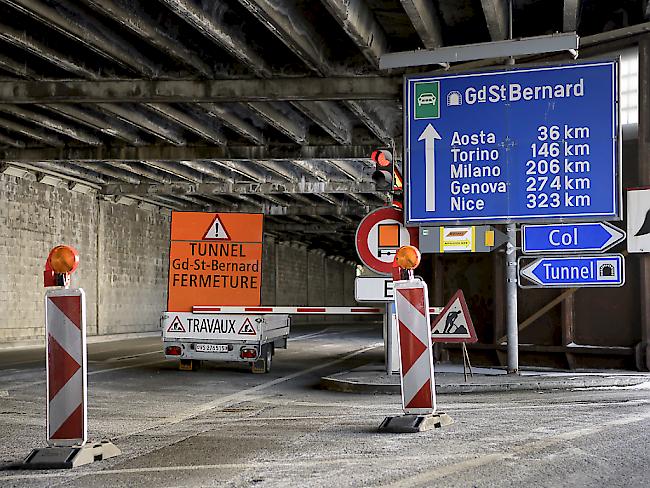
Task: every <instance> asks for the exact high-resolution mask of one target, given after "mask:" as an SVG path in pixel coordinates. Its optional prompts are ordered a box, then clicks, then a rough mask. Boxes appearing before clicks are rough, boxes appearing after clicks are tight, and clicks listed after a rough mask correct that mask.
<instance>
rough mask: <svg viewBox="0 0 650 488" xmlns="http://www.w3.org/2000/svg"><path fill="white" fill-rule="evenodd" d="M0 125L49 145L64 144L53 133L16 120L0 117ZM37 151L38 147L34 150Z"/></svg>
mask: <svg viewBox="0 0 650 488" xmlns="http://www.w3.org/2000/svg"><path fill="white" fill-rule="evenodd" d="M0 127H2V128H4V129H7V130H9V131H11V132H17V133H18V134H22V135H24V136H27V137H29V138H30V139H36V140H37V141H40V142H44V143H45V144H49V145H50V146H57V147H61V146H65V142H64V141H63V140H61V139H59V138H58V137H56V136H55V135H53V134H50V133H48V132H44V131H42V130H38V129H34V128H32V127H28V126H26V125H23V124H19V123H18V122H14V121H13V120H8V119H4V118H1V117H0ZM17 151H29V149H18V150H17ZM36 151H37V152H38V151H39V150H38V149H37V150H36ZM56 152H57V150H56V149H54V150H53V153H52V154H55V153H56ZM34 159H36V160H39V159H50V158H34Z"/></svg>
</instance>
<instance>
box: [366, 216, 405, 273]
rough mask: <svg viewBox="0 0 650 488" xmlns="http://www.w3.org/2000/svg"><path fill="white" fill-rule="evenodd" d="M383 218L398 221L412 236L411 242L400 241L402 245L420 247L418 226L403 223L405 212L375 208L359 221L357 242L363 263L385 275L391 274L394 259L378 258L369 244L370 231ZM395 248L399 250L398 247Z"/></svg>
mask: <svg viewBox="0 0 650 488" xmlns="http://www.w3.org/2000/svg"><path fill="white" fill-rule="evenodd" d="M383 220H386V221H396V222H398V223H399V225H400V226H401V227H402V228H406V230H407V231H408V233H409V236H410V239H409V240H410V242H400V245H401V246H405V245H408V244H411V245H413V246H415V247H418V228H417V227H405V226H404V223H403V222H404V212H403V211H402V210H400V209H397V208H394V207H382V208H378V209H377V210H373V211H372V212H370V213H369V214H368V215H366V216H365V217H364V218H363V220H362V221H361V222H360V223H359V227H357V232H356V235H355V243H356V248H357V254H358V255H359V259H361V261H362V262H363V264H365V265H366V266H368V267H369V268H370V269H372V270H373V271H375V272H377V273H380V274H384V275H390V274H391V272H392V269H393V262H392V260H391V261H390V262H386V261H382V260H381V259H378V258H377V257H376V256H375V254H374V253H373V252H372V251H371V250H370V247H369V245H368V238H369V236H370V231H371V230H372V228H373V227H374V226H375V225H376V224H378V223H380V222H381V221H383ZM395 250H396V251H397V249H395Z"/></svg>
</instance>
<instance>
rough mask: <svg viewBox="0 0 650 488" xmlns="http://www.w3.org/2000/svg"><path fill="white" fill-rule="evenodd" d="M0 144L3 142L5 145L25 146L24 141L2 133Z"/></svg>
mask: <svg viewBox="0 0 650 488" xmlns="http://www.w3.org/2000/svg"><path fill="white" fill-rule="evenodd" d="M0 144H2V145H3V146H11V147H18V148H23V147H25V143H24V142H22V141H19V140H17V139H14V138H12V137H7V136H5V135H2V134H0Z"/></svg>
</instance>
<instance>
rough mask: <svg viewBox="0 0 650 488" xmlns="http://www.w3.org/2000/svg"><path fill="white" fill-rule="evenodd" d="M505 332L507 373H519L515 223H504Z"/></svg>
mask: <svg viewBox="0 0 650 488" xmlns="http://www.w3.org/2000/svg"><path fill="white" fill-rule="evenodd" d="M506 232H507V234H508V244H507V245H506V246H507V247H506V283H505V285H506V332H507V335H508V373H509V374H518V373H519V320H518V318H517V224H508V225H506Z"/></svg>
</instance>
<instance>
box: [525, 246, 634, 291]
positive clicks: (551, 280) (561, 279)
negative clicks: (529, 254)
mask: <svg viewBox="0 0 650 488" xmlns="http://www.w3.org/2000/svg"><path fill="white" fill-rule="evenodd" d="M529 259H530V258H526V257H521V258H519V275H520V282H519V286H520V287H521V288H573V287H583V286H623V284H624V283H625V261H624V259H623V256H622V255H621V254H602V255H600V256H575V257H561V258H560V257H557V258H556V257H543V258H537V259H535V260H533V261H532V262H530V263H528V264H525V265H522V262H524V261H525V260H529ZM521 278H526V279H527V280H528V281H530V283H531V284H530V285H526V284H525V283H522V281H521Z"/></svg>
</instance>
